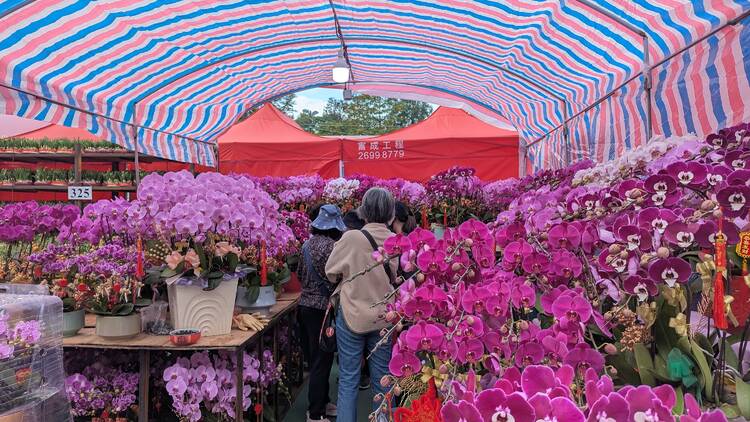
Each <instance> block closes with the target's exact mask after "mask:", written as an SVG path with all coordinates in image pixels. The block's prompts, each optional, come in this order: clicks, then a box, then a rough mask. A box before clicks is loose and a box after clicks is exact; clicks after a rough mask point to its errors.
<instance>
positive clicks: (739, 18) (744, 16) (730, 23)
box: [527, 9, 750, 147]
mask: <svg viewBox="0 0 750 422" xmlns="http://www.w3.org/2000/svg"><path fill="white" fill-rule="evenodd" d="M748 16H750V9H748V10H746V11H744V12H742V14H740V15H739V16H737V17H736V18H734V19H731V20H729V21H727V22H725V23H724V24H723V25H721V26H719V27H717V28H715V29H713V30H712V31H710V32H708V33H707V34H705V35H703V36H702V37H700V38H698V39H696V40H694V41H693V42H692V43H690V44H688V45H686V46H685V47H683V48H681V49H679V50H677V51H675V52H673V53H672V54H669V55H668V56H666V57H664V58H663V59H661V60H659V61H658V62H656V63H654V64H653V66H652V67H654V68H655V67H659V66H661V65H662V64H664V63H666V62H668V61H669V60H671V59H673V58H675V57H677V56H678V55H680V54H682V53H684V52H685V51H687V50H690V49H691V48H693V47H695V46H696V45H698V44H700V43H702V42H703V41H705V40H706V39H707V38H709V37H712V36H714V35H716V34H717V33H718V32H719V31H721V30H722V29H724V28H726V27H727V26H734V25H737V24H738V23H740V22H742V21H743V20H745V19H747V17H748ZM639 76H640V74H636V75H634V76H632V77H630V78H629V79H628V80H626V81H625V82H623V83H621V84H620V85H618V86H617V87H615V89H613V90H612V91H610V92H608V93H607V95H605V96H603V97H602V98H600V99H598V100H596V101H595V102H593V103H592V104H591V105H589V106H588V107H586V108H584V109H583V110H581V111H580V112H578V113H577V114H576V115H575V116H573V117H571V118H570V120H573V119H575V118H576V117H578V116H580V115H581V114H584V113H586V112H587V111H589V110H591V109H593V108H594V107H596V106H598V105H599V104H601V103H602V102H604V101H606V100H607V98H609V97H611V96H612V95H614V94H615V93H616V92H617V91H619V90H621V89H622V88H623V87H624V86H625V85H627V84H629V83H630V82H632V81H634V80H635V79H637V78H638V77H639ZM561 126H562V125H558V126H556V127H554V128H552V130H550V131H549V132H547V133H545V134H544V135H542V136H540V137H539V138H537V139H536V140H534V142H531V143H530V144H528V145H527V147H530V146H532V145H535V144H538V143H539V142H541V141H542V140H544V139H545V138H546V137H547V136H548V135H549V134H550V133H552V132H554V131H556V130H558V129H559V128H560V127H561Z"/></svg>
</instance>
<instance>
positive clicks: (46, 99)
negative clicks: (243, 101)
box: [0, 82, 213, 145]
mask: <svg viewBox="0 0 750 422" xmlns="http://www.w3.org/2000/svg"><path fill="white" fill-rule="evenodd" d="M0 87H3V88H6V89H10V90H13V91H16V92H19V93H21V94H24V95H29V96H31V97H34V98H37V99H39V100H42V101H46V102H48V103H50V104H54V105H56V106H59V107H63V108H66V109H70V110H73V111H77V112H79V113H84V114H88V115H89V116H93V117H98V118H100V119H105V120H109V121H112V122H115V123H120V124H124V125H128V126H134V124H133V123H132V122H126V121H123V120H120V119H115V118H114V117H109V116H105V115H103V114H101V113H97V112H95V111H90V110H84V109H82V108H80V107H77V106H74V105H72V104H67V103H63V102H61V101H57V100H53V99H51V98H47V97H44V96H42V95H39V94H35V93H33V92H29V91H25V90H23V89H20V88H16V87H14V86H10V85H7V84H5V83H2V82H0ZM141 127H143V128H144V129H148V130H151V131H154V132H158V133H163V134H165V135H171V136H176V137H178V138H183V139H187V140H190V141H193V142H199V143H202V144H207V145H213V144H212V143H211V142H206V141H202V140H200V139H195V138H191V137H189V136H184V135H178V134H176V133H172V132H167V131H164V130H159V129H154V128H150V127H145V126H141Z"/></svg>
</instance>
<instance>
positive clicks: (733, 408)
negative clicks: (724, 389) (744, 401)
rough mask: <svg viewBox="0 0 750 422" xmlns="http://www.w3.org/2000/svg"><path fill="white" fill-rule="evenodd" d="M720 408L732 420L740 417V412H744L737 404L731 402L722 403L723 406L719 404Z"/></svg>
mask: <svg viewBox="0 0 750 422" xmlns="http://www.w3.org/2000/svg"><path fill="white" fill-rule="evenodd" d="M719 409H721V411H722V412H724V416H726V417H727V419H729V420H730V421H731V420H734V419H737V418H739V417H740V414H741V413H742V412H741V411H740V408H739V407H738V406H737V405H734V404H729V403H724V404H722V405H721V406H719Z"/></svg>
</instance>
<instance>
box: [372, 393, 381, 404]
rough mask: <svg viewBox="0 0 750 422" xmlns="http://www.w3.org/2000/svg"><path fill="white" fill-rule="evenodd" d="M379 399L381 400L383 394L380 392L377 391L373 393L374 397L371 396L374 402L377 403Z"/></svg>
mask: <svg viewBox="0 0 750 422" xmlns="http://www.w3.org/2000/svg"><path fill="white" fill-rule="evenodd" d="M381 400H383V395H382V394H380V393H378V394H375V397H373V398H372V401H373V402H375V403H378V402H380V401H381Z"/></svg>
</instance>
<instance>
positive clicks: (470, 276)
mask: <svg viewBox="0 0 750 422" xmlns="http://www.w3.org/2000/svg"><path fill="white" fill-rule="evenodd" d="M475 275H476V273H475V272H474V270H469V271H467V272H466V277H469V278H474V276H475Z"/></svg>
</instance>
